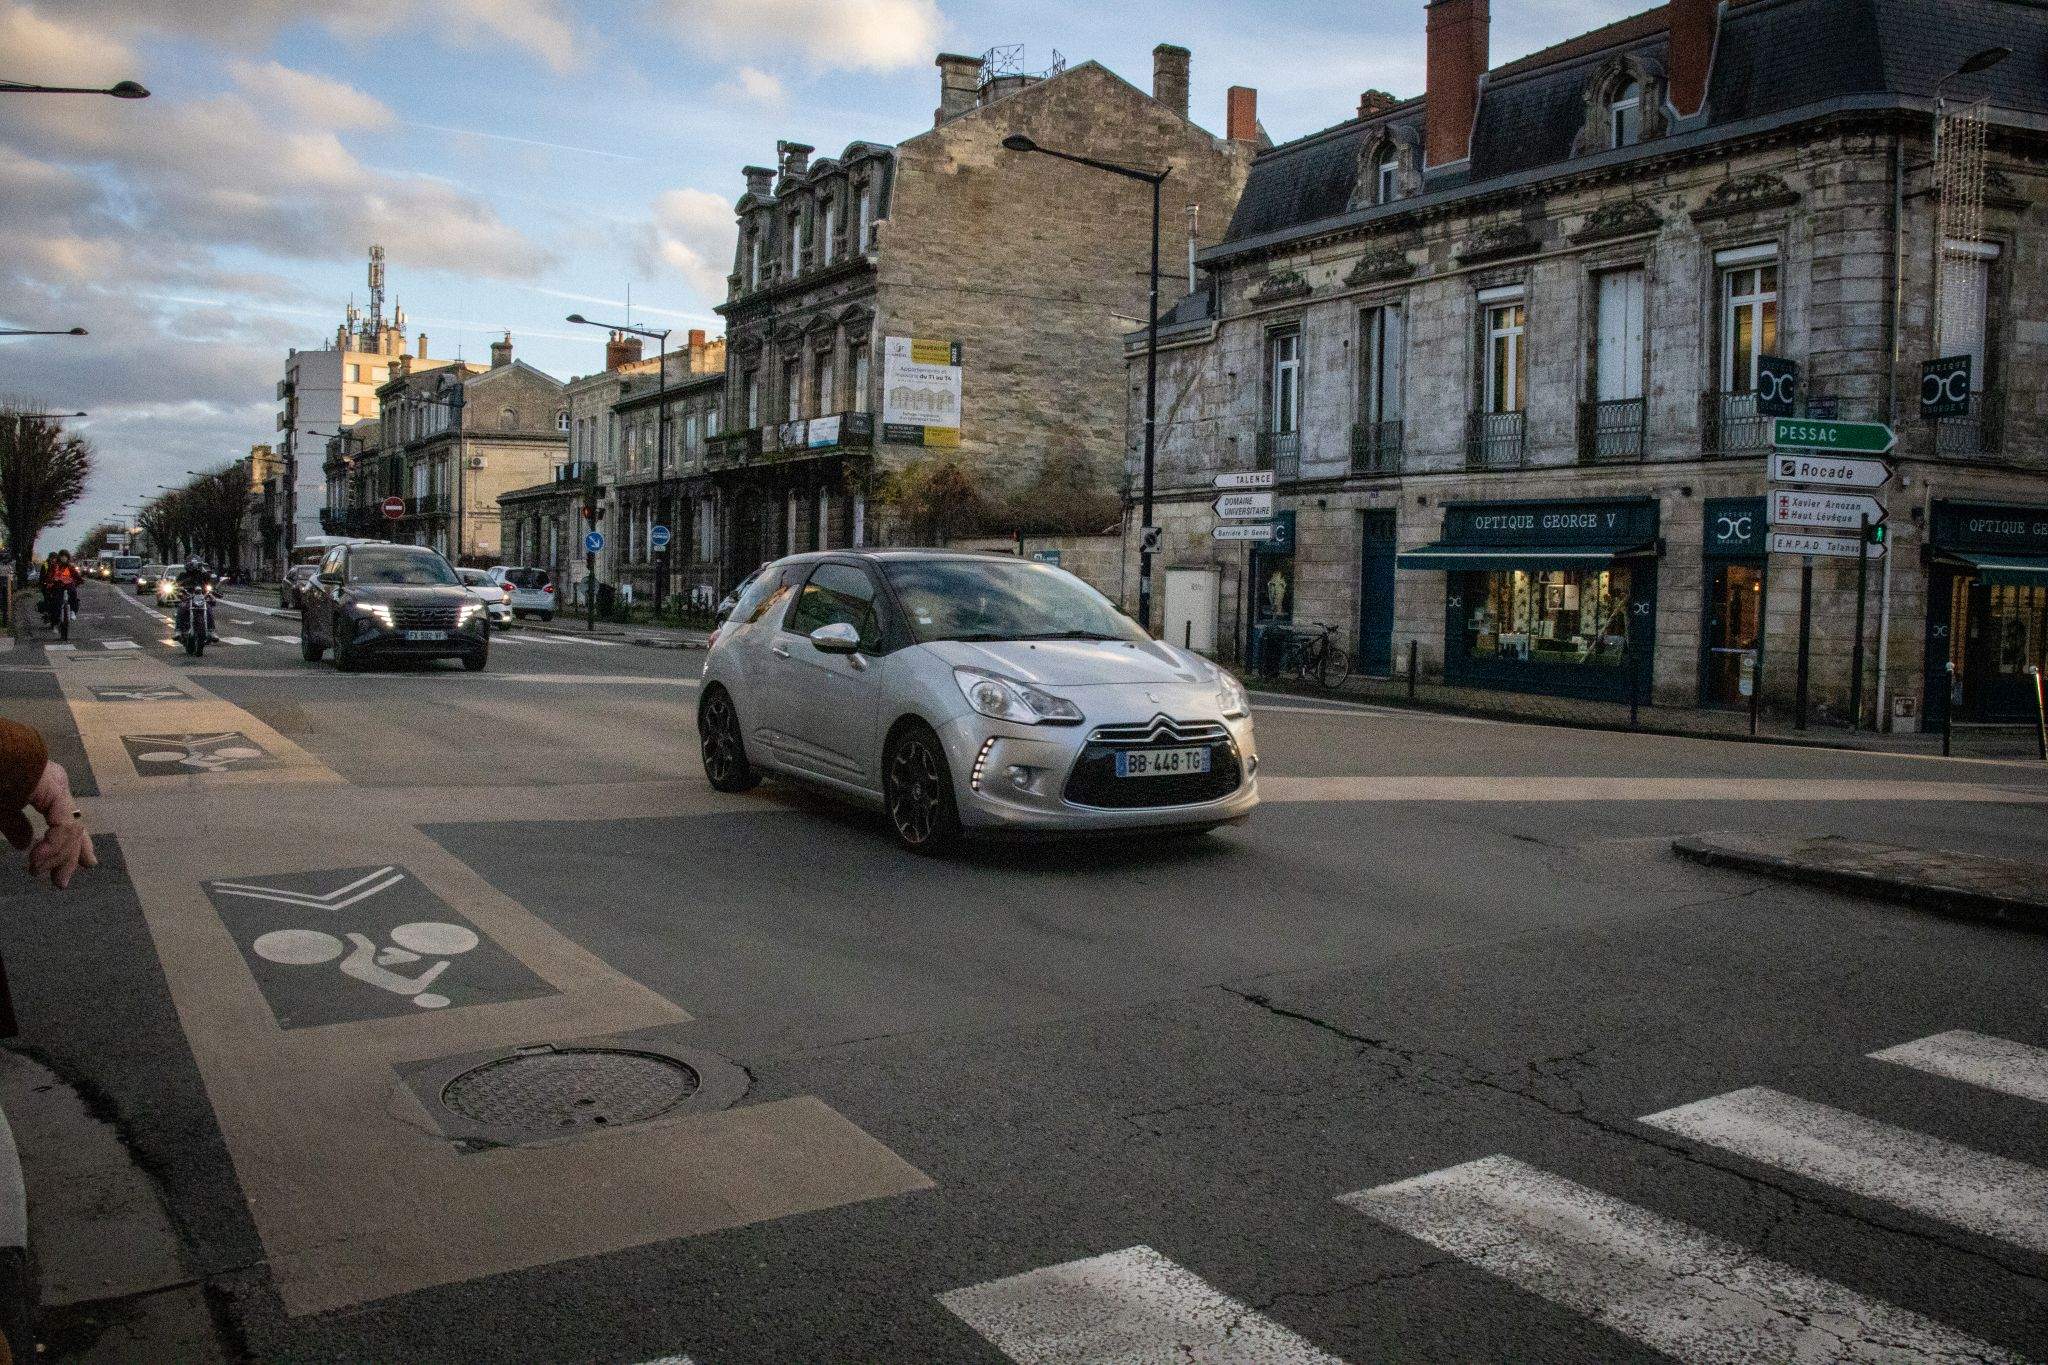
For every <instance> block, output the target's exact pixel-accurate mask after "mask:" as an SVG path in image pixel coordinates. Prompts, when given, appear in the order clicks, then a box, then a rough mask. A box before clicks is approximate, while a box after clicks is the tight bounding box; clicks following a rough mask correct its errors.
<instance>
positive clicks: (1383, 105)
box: [1358, 90, 1401, 118]
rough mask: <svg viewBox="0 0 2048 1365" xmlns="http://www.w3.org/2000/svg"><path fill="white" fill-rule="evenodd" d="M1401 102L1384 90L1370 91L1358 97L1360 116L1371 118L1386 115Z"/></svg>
mask: <svg viewBox="0 0 2048 1365" xmlns="http://www.w3.org/2000/svg"><path fill="white" fill-rule="evenodd" d="M1400 102H1401V101H1399V100H1397V99H1395V98H1394V97H1393V96H1392V95H1389V94H1388V93H1387V92H1386V91H1384V90H1368V91H1366V92H1365V93H1364V94H1363V95H1360V96H1359V97H1358V116H1359V117H1360V118H1371V117H1372V116H1373V115H1375V114H1384V113H1386V112H1387V110H1389V109H1391V108H1393V107H1394V106H1395V105H1397V104H1399V103H1400Z"/></svg>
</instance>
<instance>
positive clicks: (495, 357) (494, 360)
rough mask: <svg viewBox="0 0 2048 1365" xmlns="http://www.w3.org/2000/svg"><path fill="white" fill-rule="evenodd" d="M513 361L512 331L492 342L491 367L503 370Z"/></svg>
mask: <svg viewBox="0 0 2048 1365" xmlns="http://www.w3.org/2000/svg"><path fill="white" fill-rule="evenodd" d="M511 363H512V334H511V333H510V332H507V333H505V335H504V336H503V337H502V338H501V339H500V340H497V341H494V342H492V343H491V368H492V369H494V370H502V369H504V368H505V367H506V366H507V365H510V364H511Z"/></svg>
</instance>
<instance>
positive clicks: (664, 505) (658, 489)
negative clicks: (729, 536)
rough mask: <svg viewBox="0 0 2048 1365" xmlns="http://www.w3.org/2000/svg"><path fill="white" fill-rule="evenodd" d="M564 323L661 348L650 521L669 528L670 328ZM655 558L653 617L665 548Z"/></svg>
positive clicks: (664, 578) (579, 317)
mask: <svg viewBox="0 0 2048 1365" xmlns="http://www.w3.org/2000/svg"><path fill="white" fill-rule="evenodd" d="M568 321H570V322H573V323H577V324H578V325H580V326H584V327H603V328H606V329H608V330H610V331H614V332H625V333H628V334H629V335H632V336H636V337H646V338H648V339H649V340H650V341H654V342H656V343H658V344H659V345H660V347H661V351H660V357H661V367H660V375H661V377H660V378H659V379H658V380H656V381H655V387H654V520H655V524H656V525H658V526H663V527H669V517H670V515H671V511H672V509H671V508H670V507H669V505H668V338H669V333H670V331H671V330H673V329H671V328H667V327H662V328H653V327H633V326H628V325H626V324H624V323H612V322H592V321H591V320H590V319H589V318H586V317H584V316H583V314H581V313H571V314H569V317H568ZM669 535H670V537H671V539H670V540H669V545H673V544H674V543H675V541H674V539H673V537H674V535H675V529H674V528H673V527H669ZM654 553H655V554H656V555H657V556H658V558H657V559H656V560H655V564H654V614H655V615H656V616H657V617H659V616H660V615H661V599H662V596H663V594H664V593H665V592H666V591H667V590H668V564H669V551H668V546H667V545H664V546H663V547H662V548H661V549H659V550H656V551H655V552H654ZM590 591H591V594H592V596H593V597H595V596H596V593H597V586H596V585H595V584H592V585H591V589H590Z"/></svg>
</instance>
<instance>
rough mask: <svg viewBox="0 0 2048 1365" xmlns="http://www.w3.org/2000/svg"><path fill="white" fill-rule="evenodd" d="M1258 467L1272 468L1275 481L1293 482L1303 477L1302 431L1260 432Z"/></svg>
mask: <svg viewBox="0 0 2048 1365" xmlns="http://www.w3.org/2000/svg"><path fill="white" fill-rule="evenodd" d="M1258 467H1259V468H1260V469H1270V470H1272V471H1273V482H1275V483H1293V482H1294V481H1295V480H1296V479H1297V478H1299V477H1301V433H1300V432H1298V431H1262V432H1260V433H1259V454H1258Z"/></svg>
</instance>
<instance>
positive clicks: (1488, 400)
mask: <svg viewBox="0 0 2048 1365" xmlns="http://www.w3.org/2000/svg"><path fill="white" fill-rule="evenodd" d="M1528 321H1529V319H1528V313H1527V311H1526V310H1525V308H1524V307H1523V303H1522V300H1520V299H1515V300H1513V301H1510V302H1502V303H1496V304H1491V305H1489V306H1488V307H1487V310H1486V375H1485V384H1486V386H1485V389H1484V392H1483V395H1482V396H1483V398H1484V400H1485V410H1486V411H1487V412H1493V413H1502V412H1520V411H1521V410H1522V408H1523V405H1524V403H1525V401H1526V399H1527V396H1528V389H1529V349H1528V346H1527V344H1526V331H1527V327H1528Z"/></svg>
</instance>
